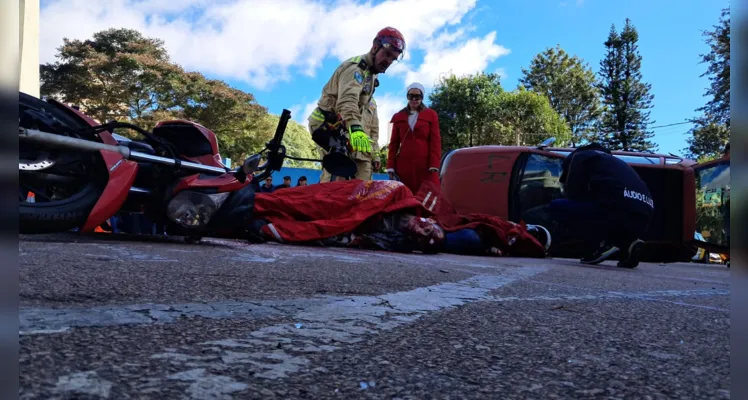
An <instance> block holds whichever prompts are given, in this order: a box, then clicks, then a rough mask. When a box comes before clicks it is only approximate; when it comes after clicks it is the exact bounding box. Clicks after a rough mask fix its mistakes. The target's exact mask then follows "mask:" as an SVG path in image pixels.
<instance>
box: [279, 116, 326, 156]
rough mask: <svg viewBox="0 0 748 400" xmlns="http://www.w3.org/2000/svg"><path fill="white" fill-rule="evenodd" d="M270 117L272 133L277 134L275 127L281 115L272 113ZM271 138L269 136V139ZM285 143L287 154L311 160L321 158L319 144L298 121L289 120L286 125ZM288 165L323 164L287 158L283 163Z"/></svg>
mask: <svg viewBox="0 0 748 400" xmlns="http://www.w3.org/2000/svg"><path fill="white" fill-rule="evenodd" d="M268 118H269V119H270V121H271V125H272V127H273V128H272V131H271V132H272V134H275V127H276V126H278V120H279V118H280V117H279V116H277V115H275V114H270V115H269V116H268ZM269 139H270V138H268V140H269ZM283 145H284V146H286V154H287V155H289V156H293V157H298V158H307V159H311V160H319V159H320V155H319V152H318V151H317V145H316V144H315V143H314V141H313V140H312V135H311V134H310V133H309V130H308V129H307V128H306V127H305V126H302V125H301V124H299V123H298V122H296V121H293V120H291V121H288V125H287V126H286V133H285V135H284V136H283ZM283 165H284V166H286V167H293V168H312V169H320V168H322V165H321V164H320V163H319V162H313V161H298V160H291V159H286V160H285V161H284V163H283Z"/></svg>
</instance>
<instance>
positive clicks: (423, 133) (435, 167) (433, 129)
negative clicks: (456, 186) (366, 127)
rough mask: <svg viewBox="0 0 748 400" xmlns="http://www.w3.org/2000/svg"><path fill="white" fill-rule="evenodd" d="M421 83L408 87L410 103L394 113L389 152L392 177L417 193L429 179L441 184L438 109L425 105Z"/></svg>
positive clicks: (388, 163)
mask: <svg viewBox="0 0 748 400" xmlns="http://www.w3.org/2000/svg"><path fill="white" fill-rule="evenodd" d="M424 93H425V90H424V87H423V85H421V84H420V83H413V84H411V85H410V86H408V90H407V97H408V105H407V106H405V108H403V109H402V110H400V111H399V112H397V113H396V114H395V115H393V116H392V119H391V120H390V122H391V123H392V137H391V138H390V144H389V150H388V154H387V172H388V173H389V175H390V179H392V180H399V181H400V182H402V183H403V184H405V186H407V187H408V189H410V190H411V191H412V192H413V193H417V192H418V190H419V189H420V187H421V185H422V184H423V182H425V181H431V182H433V183H434V184H436V185H437V186H439V164H440V162H441V157H442V151H441V135H440V134H439V117H438V116H437V114H436V111H434V110H432V109H430V108H428V107H426V106H425V105H424V104H423V96H424Z"/></svg>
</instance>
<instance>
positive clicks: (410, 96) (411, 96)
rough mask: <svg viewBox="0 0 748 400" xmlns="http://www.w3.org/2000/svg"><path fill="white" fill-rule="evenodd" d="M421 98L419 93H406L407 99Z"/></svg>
mask: <svg viewBox="0 0 748 400" xmlns="http://www.w3.org/2000/svg"><path fill="white" fill-rule="evenodd" d="M421 99H423V96H421V95H420V94H409V95H408V100H421Z"/></svg>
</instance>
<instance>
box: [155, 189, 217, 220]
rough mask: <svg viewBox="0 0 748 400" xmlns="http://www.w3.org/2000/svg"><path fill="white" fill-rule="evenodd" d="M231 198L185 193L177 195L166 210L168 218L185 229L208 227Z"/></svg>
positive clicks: (191, 192) (215, 194)
mask: <svg viewBox="0 0 748 400" xmlns="http://www.w3.org/2000/svg"><path fill="white" fill-rule="evenodd" d="M228 197H229V192H225V193H214V194H208V193H200V192H193V191H184V192H181V193H179V194H178V195H176V196H175V197H174V198H173V199H172V200H171V201H170V202H169V205H168V206H167V208H166V216H167V217H168V218H169V219H170V220H172V221H173V222H176V223H177V224H179V225H181V226H183V227H185V228H199V227H203V226H206V225H208V222H210V218H211V217H212V216H213V215H214V214H215V213H216V211H218V209H219V208H221V205H222V204H223V202H224V201H226V199H227V198H228Z"/></svg>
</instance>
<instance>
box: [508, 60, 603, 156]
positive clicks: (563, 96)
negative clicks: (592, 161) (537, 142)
mask: <svg viewBox="0 0 748 400" xmlns="http://www.w3.org/2000/svg"><path fill="white" fill-rule="evenodd" d="M522 73H523V77H522V79H520V83H521V84H522V85H523V86H524V87H526V88H527V89H529V90H532V91H534V92H538V93H541V94H543V95H545V96H547V97H548V99H549V100H550V103H551V106H552V107H553V109H554V110H556V111H557V112H558V113H559V114H560V115H561V116H562V117H563V118H564V120H565V121H566V124H567V125H568V126H569V129H570V130H571V133H572V135H571V143H570V144H571V146H572V147H574V146H576V145H578V144H579V143H581V142H583V141H585V140H586V139H588V135H589V134H590V133H591V130H592V128H593V127H594V126H595V122H596V121H597V119H598V118H599V117H600V112H601V110H600V100H599V93H598V89H597V87H596V78H595V73H594V72H593V71H592V69H590V68H589V67H588V66H587V65H585V64H583V62H582V60H581V59H580V58H579V57H577V56H570V55H569V54H568V53H566V52H565V51H564V50H563V49H562V48H561V47H560V46H558V45H557V46H556V48H547V49H545V51H543V52H542V53H539V54H537V55H535V57H534V58H533V59H532V62H531V63H530V68H529V69H525V68H523V69H522Z"/></svg>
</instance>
